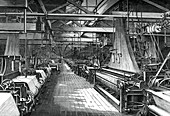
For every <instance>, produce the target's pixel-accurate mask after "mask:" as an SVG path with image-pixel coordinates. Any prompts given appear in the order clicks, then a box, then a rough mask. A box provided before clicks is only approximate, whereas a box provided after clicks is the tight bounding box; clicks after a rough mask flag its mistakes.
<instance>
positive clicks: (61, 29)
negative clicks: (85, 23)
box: [52, 27, 115, 33]
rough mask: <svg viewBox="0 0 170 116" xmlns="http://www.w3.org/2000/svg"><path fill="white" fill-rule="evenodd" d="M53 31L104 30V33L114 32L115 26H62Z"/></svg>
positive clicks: (95, 31) (96, 31)
mask: <svg viewBox="0 0 170 116" xmlns="http://www.w3.org/2000/svg"><path fill="white" fill-rule="evenodd" d="M52 30H53V31H62V32H63V31H65V32H94V33H98V32H103V33H113V32H114V31H115V29H114V28H113V27H62V28H52Z"/></svg>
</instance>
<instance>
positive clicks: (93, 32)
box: [0, 0, 170, 41]
mask: <svg viewBox="0 0 170 116" xmlns="http://www.w3.org/2000/svg"><path fill="white" fill-rule="evenodd" d="M22 2H23V0H12V2H11V0H0V4H1V5H0V6H3V4H5V5H8V6H10V5H11V4H15V6H17V4H22ZM27 2H28V4H27V5H28V8H27V14H28V15H27V18H28V20H27V21H29V17H32V16H35V17H38V16H42V17H43V18H42V19H40V22H45V25H46V26H47V27H48V28H45V30H46V29H47V30H48V33H50V35H51V37H52V38H53V40H54V41H57V40H59V41H61V40H62V39H63V38H65V39H64V41H65V40H66V39H67V38H68V39H70V38H88V39H90V38H91V39H92V38H94V37H98V34H103V33H106V34H111V33H112V32H114V27H113V18H115V17H116V18H117V17H126V18H127V17H129V19H131V18H133V20H135V19H136V20H138V19H140V18H141V19H142V20H146V21H151V20H153V21H155V20H157V19H160V18H161V16H162V14H163V13H165V12H168V11H169V8H170V1H169V0H161V1H158V0H28V1H27ZM127 4H128V5H127ZM9 12H10V11H9ZM9 12H7V11H5V14H7V13H9ZM146 12H148V13H146ZM1 13H2V14H3V13H4V9H3V8H1ZM17 13H18V12H17ZM19 13H20V12H19ZM133 13H135V15H134V14H133ZM128 14H129V15H128ZM18 16H19V15H18ZM44 20H45V21H44ZM5 26H6V27H8V25H5ZM14 27H15V26H14ZM3 29H4V28H2V30H3ZM31 29H32V28H31ZM31 29H30V30H31ZM20 30H22V28H21V29H20ZM33 30H34V29H33ZM2 33H3V32H2ZM63 35H66V36H63ZM84 40H85V39H84ZM82 41H83V40H82Z"/></svg>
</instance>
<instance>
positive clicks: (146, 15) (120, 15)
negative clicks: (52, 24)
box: [0, 11, 164, 19]
mask: <svg viewBox="0 0 170 116" xmlns="http://www.w3.org/2000/svg"><path fill="white" fill-rule="evenodd" d="M1 15H2V16H7V15H11V16H12V15H14V16H16V15H18V16H19V15H20V16H22V15H24V14H23V13H0V16H1ZM163 15H164V13H155V12H142V17H140V16H141V12H137V13H136V12H131V13H130V15H129V18H138V19H139V18H144V19H161V18H163ZM27 16H40V17H46V16H47V18H50V17H71V18H73V17H79V18H81V17H83V18H126V17H128V14H127V12H123V11H113V12H112V15H100V14H59V13H48V14H46V15H45V14H44V13H27Z"/></svg>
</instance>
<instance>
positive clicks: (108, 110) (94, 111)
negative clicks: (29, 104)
mask: <svg viewBox="0 0 170 116" xmlns="http://www.w3.org/2000/svg"><path fill="white" fill-rule="evenodd" d="M60 69H61V73H60V74H58V75H55V76H54V75H52V77H51V78H52V79H51V82H50V83H51V84H49V86H53V87H51V88H49V89H53V90H51V91H52V92H51V91H50V90H49V89H48V90H47V92H46V93H45V94H44V95H43V97H45V96H46V97H45V98H46V99H45V100H44V101H42V104H41V105H39V106H38V107H37V108H36V109H37V110H36V111H34V112H33V113H32V115H31V116H37V115H41V116H120V114H119V113H118V111H117V110H116V109H115V108H114V107H113V106H112V105H111V104H110V103H109V102H108V101H107V100H106V99H105V98H104V97H102V96H101V95H100V94H99V93H98V92H97V91H96V90H95V89H94V88H93V85H91V84H90V83H88V82H87V81H86V80H85V79H84V78H83V77H79V76H77V75H75V74H74V73H73V72H72V71H71V69H70V68H69V67H68V65H67V64H65V63H64V64H63V65H62V66H61V67H60ZM54 78H55V79H56V80H57V81H56V80H54ZM49 86H48V85H47V88H48V87H49Z"/></svg>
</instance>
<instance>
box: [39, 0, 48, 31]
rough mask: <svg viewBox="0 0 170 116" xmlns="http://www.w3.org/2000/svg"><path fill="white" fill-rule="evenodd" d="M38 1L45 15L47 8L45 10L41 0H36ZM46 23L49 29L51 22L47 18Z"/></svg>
mask: <svg viewBox="0 0 170 116" xmlns="http://www.w3.org/2000/svg"><path fill="white" fill-rule="evenodd" d="M38 3H39V4H40V6H41V9H42V11H43V12H44V15H47V10H46V8H45V6H44V4H43V2H42V0H38ZM47 23H48V26H49V27H50V29H51V22H50V21H49V20H47Z"/></svg>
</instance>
